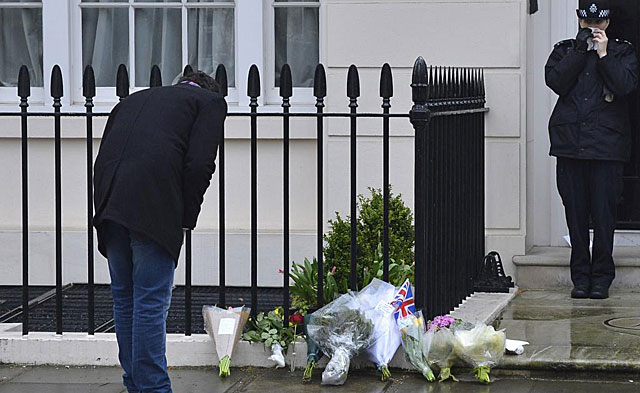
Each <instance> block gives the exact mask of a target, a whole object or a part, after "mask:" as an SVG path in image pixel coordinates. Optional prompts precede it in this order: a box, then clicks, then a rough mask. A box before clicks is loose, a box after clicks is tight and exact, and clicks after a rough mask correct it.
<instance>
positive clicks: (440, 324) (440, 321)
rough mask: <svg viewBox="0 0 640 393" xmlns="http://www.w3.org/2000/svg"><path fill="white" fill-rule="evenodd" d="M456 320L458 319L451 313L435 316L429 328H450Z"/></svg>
mask: <svg viewBox="0 0 640 393" xmlns="http://www.w3.org/2000/svg"><path fill="white" fill-rule="evenodd" d="M455 322H456V319H455V318H453V317H451V316H449V315H440V316H438V317H435V318H433V321H431V322H430V323H429V326H428V327H427V330H433V329H442V328H448V327H450V326H451V325H453V324H454V323H455Z"/></svg>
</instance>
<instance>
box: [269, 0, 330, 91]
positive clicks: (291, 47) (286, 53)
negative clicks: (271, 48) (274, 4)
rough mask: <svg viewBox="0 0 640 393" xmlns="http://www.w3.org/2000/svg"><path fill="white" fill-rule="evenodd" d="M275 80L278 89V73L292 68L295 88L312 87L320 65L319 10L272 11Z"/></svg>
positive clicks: (281, 9) (283, 9) (298, 8)
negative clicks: (284, 66)
mask: <svg viewBox="0 0 640 393" xmlns="http://www.w3.org/2000/svg"><path fill="white" fill-rule="evenodd" d="M275 30H276V31H275V46H276V58H275V66H276V69H275V76H276V87H278V86H280V69H282V66H283V65H284V64H285V63H287V64H289V66H290V67H291V74H292V77H293V85H294V86H295V87H311V86H313V76H314V72H315V68H316V65H317V64H318V61H319V57H320V56H319V51H320V48H319V43H318V8H303V7H292V8H288V7H287V8H276V9H275Z"/></svg>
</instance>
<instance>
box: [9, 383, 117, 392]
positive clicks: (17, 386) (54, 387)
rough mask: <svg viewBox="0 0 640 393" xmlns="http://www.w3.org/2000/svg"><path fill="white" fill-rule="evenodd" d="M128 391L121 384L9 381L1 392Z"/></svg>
mask: <svg viewBox="0 0 640 393" xmlns="http://www.w3.org/2000/svg"><path fill="white" fill-rule="evenodd" d="M123 392H124V393H126V389H124V388H123V386H122V385H121V384H114V383H109V384H90V383H75V384H74V383H67V384H50V383H9V384H6V385H0V393H123Z"/></svg>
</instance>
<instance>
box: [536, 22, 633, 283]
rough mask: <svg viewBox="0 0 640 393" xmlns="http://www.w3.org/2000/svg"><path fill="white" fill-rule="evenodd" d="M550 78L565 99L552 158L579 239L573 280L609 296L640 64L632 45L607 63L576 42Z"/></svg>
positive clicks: (612, 52)
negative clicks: (604, 290) (632, 101)
mask: <svg viewBox="0 0 640 393" xmlns="http://www.w3.org/2000/svg"><path fill="white" fill-rule="evenodd" d="M578 11H579V13H578V15H579V16H582V15H581V14H580V11H581V10H578ZM588 12H589V11H587V13H588ZM600 12H601V11H600ZM587 13H585V15H586V14H587ZM587 16H590V15H587ZM595 16H598V14H596V15H595ZM607 16H608V13H607ZM545 78H546V83H547V86H549V87H550V88H551V89H552V90H553V91H554V92H555V93H557V94H558V96H559V98H558V102H557V104H556V107H555V109H554V111H553V114H552V115H551V119H550V121H549V135H550V139H551V151H550V155H552V156H555V157H557V168H556V171H557V186H558V191H559V193H560V196H561V197H562V202H563V204H564V206H565V213H566V219H567V225H568V227H569V234H570V236H571V243H572V250H571V279H572V281H573V284H574V286H576V287H581V288H589V287H604V288H607V289H608V288H609V286H610V285H611V282H612V281H613V279H614V278H615V265H614V263H613V257H612V253H613V235H614V230H615V225H616V208H617V203H618V200H619V198H620V196H621V194H622V175H623V170H624V162H625V161H628V160H629V158H630V154H631V137H630V133H631V126H630V122H629V114H628V99H627V97H628V95H629V93H631V92H632V91H633V90H635V88H636V85H637V83H638V60H637V58H636V55H635V50H634V49H633V47H632V46H631V44H630V43H628V42H626V41H619V40H609V43H608V47H607V56H605V57H603V58H600V57H599V56H598V54H597V52H596V51H595V50H594V51H588V52H585V51H583V50H581V48H579V45H578V42H577V41H576V40H575V39H572V40H565V41H561V42H559V43H558V44H556V45H555V48H554V49H553V52H552V53H551V56H550V57H549V60H548V61H547V64H546V67H545ZM589 217H591V219H592V220H593V223H594V241H593V257H591V256H590V254H589Z"/></svg>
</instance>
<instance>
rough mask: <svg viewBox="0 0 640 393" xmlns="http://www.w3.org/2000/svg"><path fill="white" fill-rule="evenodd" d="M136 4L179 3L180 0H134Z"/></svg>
mask: <svg viewBox="0 0 640 393" xmlns="http://www.w3.org/2000/svg"><path fill="white" fill-rule="evenodd" d="M134 1H135V2H136V3H140V2H143V3H181V2H182V1H181V0H134Z"/></svg>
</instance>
